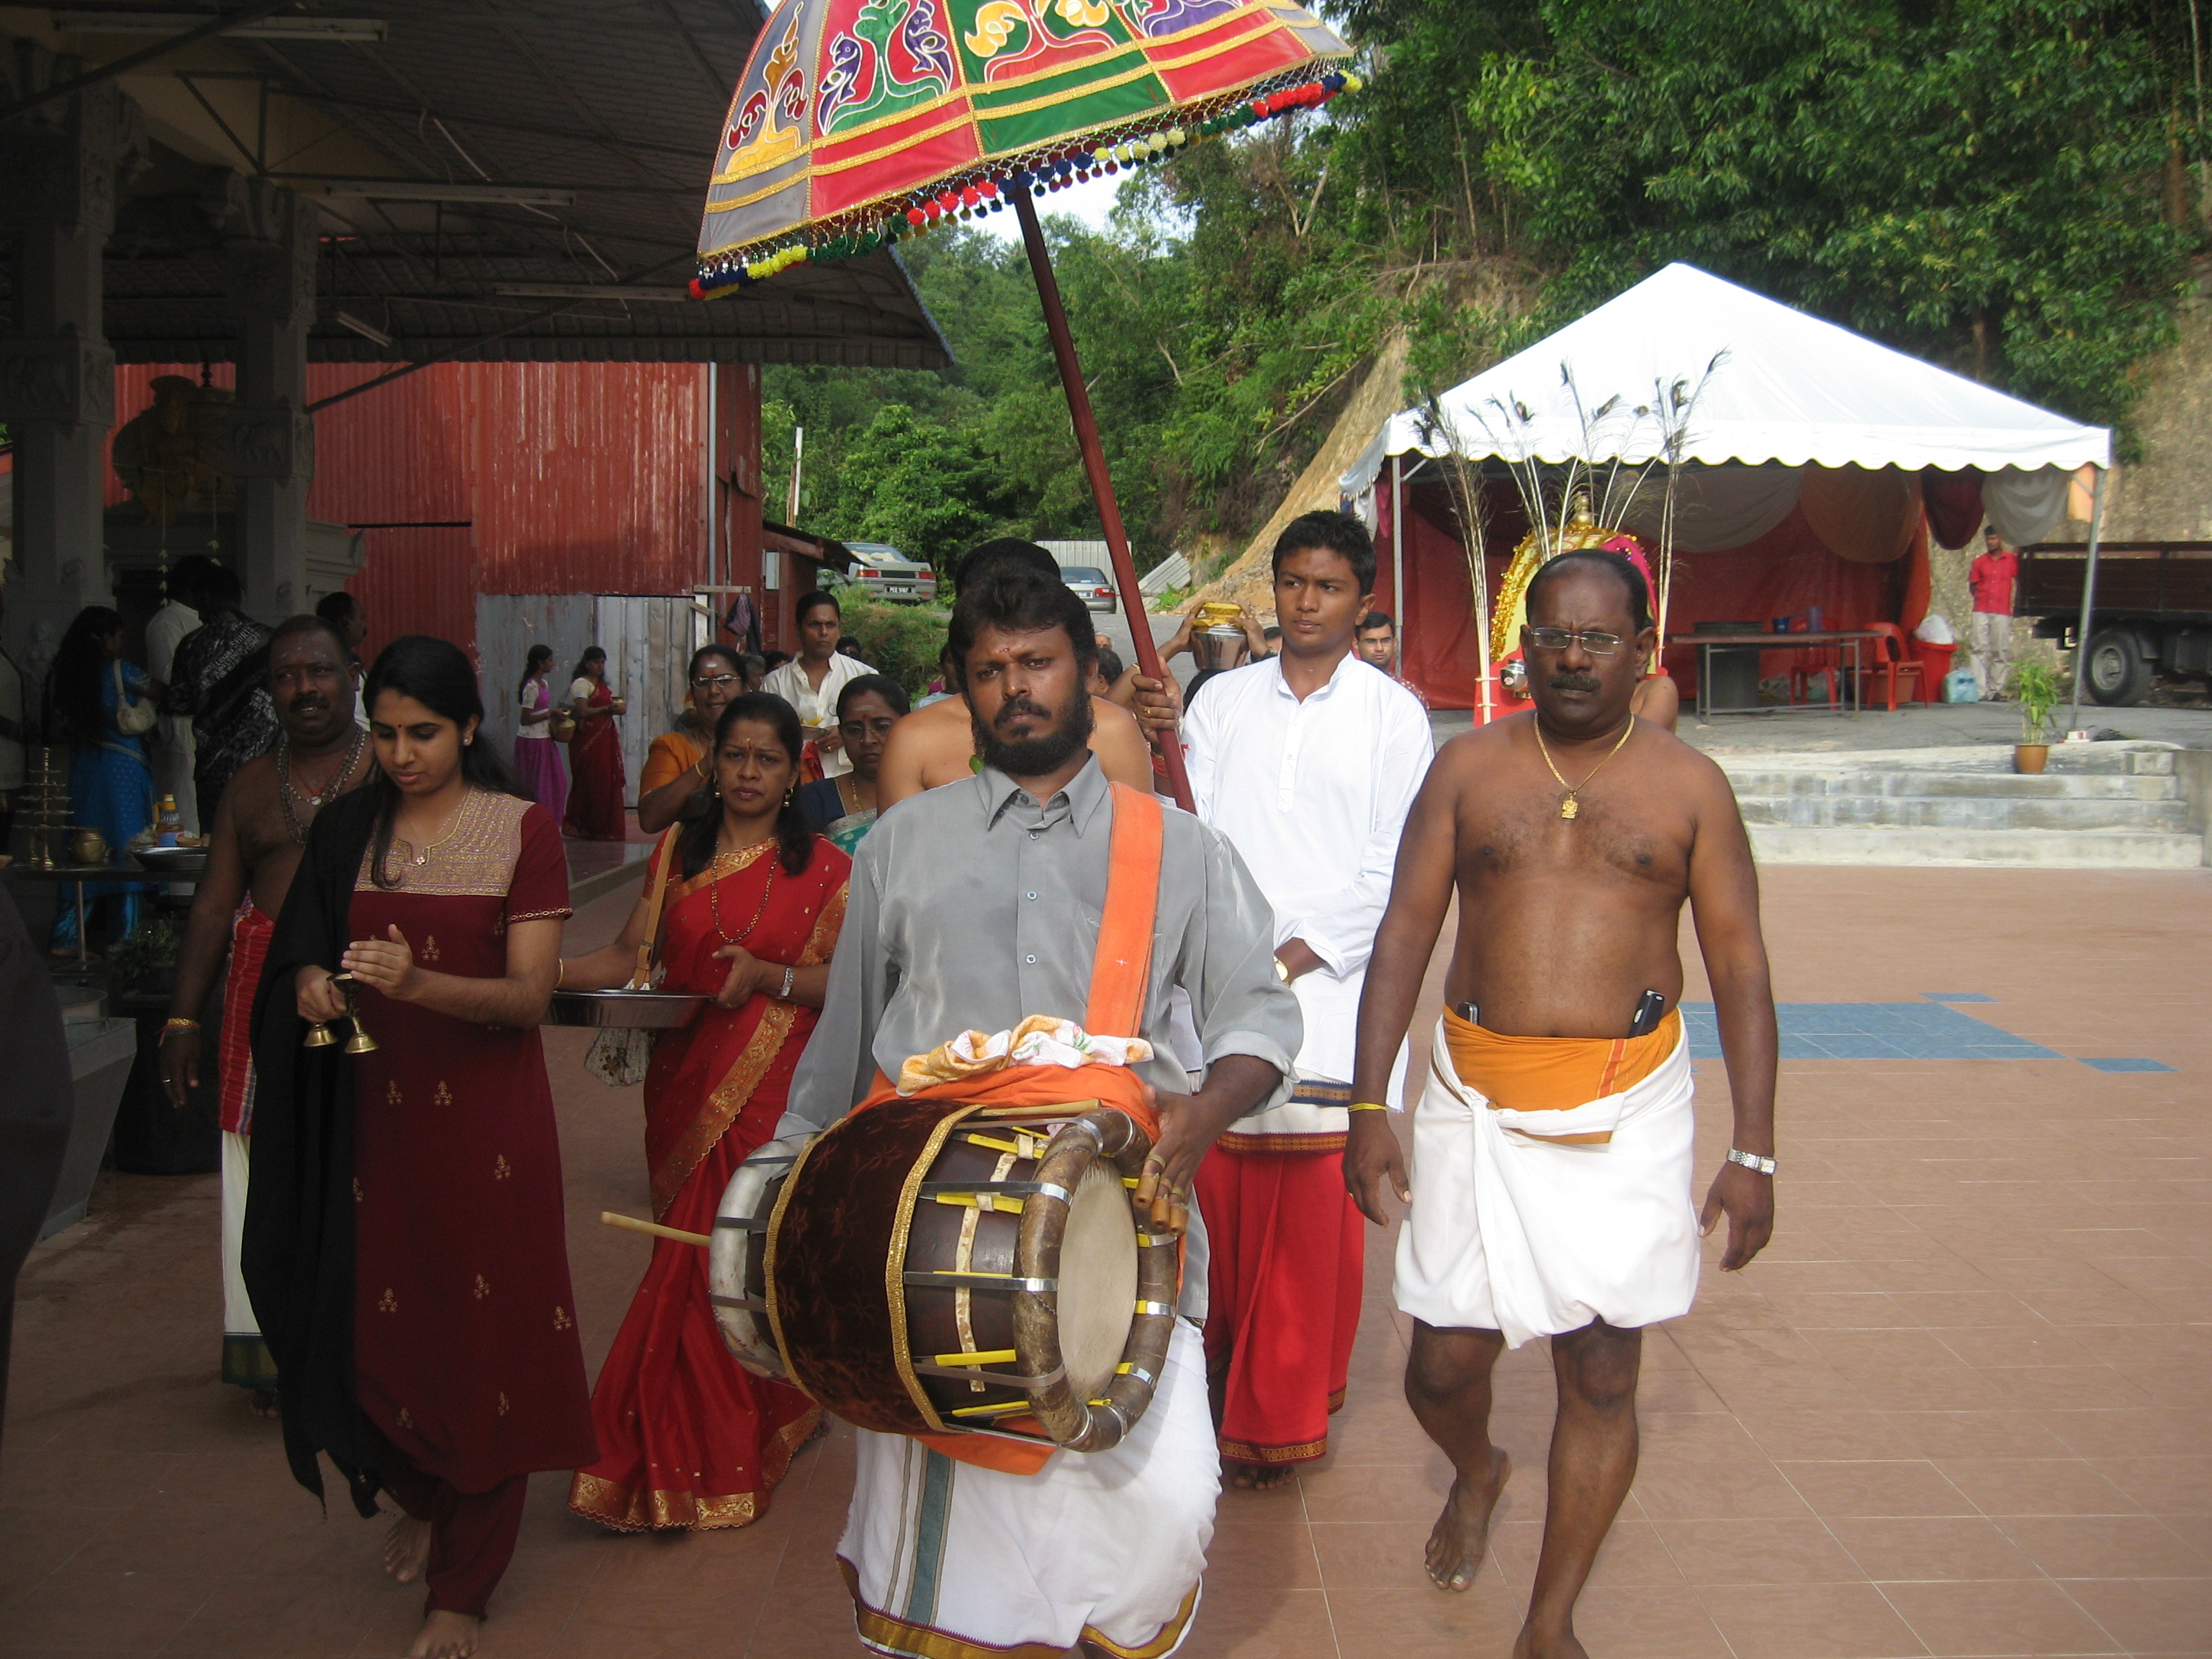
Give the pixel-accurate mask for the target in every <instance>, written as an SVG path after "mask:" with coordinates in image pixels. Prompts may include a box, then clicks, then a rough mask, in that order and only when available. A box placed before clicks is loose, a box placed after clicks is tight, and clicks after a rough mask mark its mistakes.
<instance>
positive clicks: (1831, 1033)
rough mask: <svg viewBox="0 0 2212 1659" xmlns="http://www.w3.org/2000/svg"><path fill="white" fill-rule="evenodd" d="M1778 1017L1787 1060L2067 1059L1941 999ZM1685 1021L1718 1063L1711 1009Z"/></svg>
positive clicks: (1694, 1007) (1697, 1055)
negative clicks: (1959, 1010)
mask: <svg viewBox="0 0 2212 1659" xmlns="http://www.w3.org/2000/svg"><path fill="white" fill-rule="evenodd" d="M1980 1000H1983V1001H1987V1000H1989V999H1988V998H1985V997H1984V998H1982V999H1980ZM1774 1012H1775V1016H1776V1018H1777V1019H1778V1021H1779V1023H1780V1026H1781V1037H1782V1048H1781V1053H1782V1058H1783V1059H1784V1060H2063V1059H2064V1058H2065V1056H2064V1055H2063V1054H2059V1053H2058V1052H2057V1050H2055V1049H2051V1048H2045V1047H2044V1046H2043V1045H2042V1044H2041V1043H2039V1042H2029V1041H2028V1040H2027V1038H2026V1037H2022V1036H2014V1035H2013V1034H2012V1033H2011V1032H2009V1031H2006V1030H2000V1029H1999V1028H1997V1027H1996V1026H1994V1025H1992V1024H1990V1023H1989V1022H1988V1021H1986V1020H1980V1019H1976V1018H1973V1017H1972V1015H1970V1014H1962V1013H1958V1012H1954V1011H1953V1010H1952V1009H1951V1008H1949V1007H1948V1006H1945V1004H1943V1003H1942V1002H1940V1001H1925V1002H1784V1003H1779V1004H1778V1005H1776V1007H1775V1011H1774ZM1682 1018H1683V1021H1684V1023H1685V1024H1686V1025H1687V1026H1688V1028H1689V1032H1690V1054H1691V1056H1692V1058H1693V1059H1697V1060H1716V1059H1718V1058H1719V1057H1720V1053H1721V1043H1720V1027H1719V1024H1718V1022H1717V1020H1716V1019H1715V1018H1714V1015H1713V1005H1712V1004H1711V1003H1710V1002H1686V1003H1684V1004H1683V1005H1682ZM2149 1064H2151V1065H2155V1064H2156V1062H2155V1061H2152V1062H2149ZM2117 1066H2118V1068H2119V1069H2125V1070H2130V1071H2134V1070H2140V1069H2143V1067H2142V1065H2140V1064H2138V1063H2137V1062H2134V1061H2124V1062H2118V1063H2117Z"/></svg>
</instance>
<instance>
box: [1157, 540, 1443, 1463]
mask: <svg viewBox="0 0 2212 1659" xmlns="http://www.w3.org/2000/svg"><path fill="white" fill-rule="evenodd" d="M1274 573H1275V616H1276V618H1277V620H1278V622H1279V623H1280V624H1281V628H1282V642H1281V653H1280V654H1279V655H1278V656H1275V657H1272V658H1269V659H1267V660H1265V661H1262V662H1255V663H1252V664H1249V665H1247V666H1245V667H1243V668H1238V669H1233V670H1231V671H1229V672H1227V673H1224V674H1218V675H1216V676H1215V677H1214V678H1213V679H1212V681H1210V682H1209V683H1208V687H1207V690H1206V696H1204V697H1202V698H1200V699H1197V700H1195V701H1194V702H1192V704H1191V705H1190V712H1189V714H1188V716H1187V717H1186V723H1185V726H1184V736H1185V739H1186V741H1187V742H1188V744H1189V767H1190V782H1191V789H1192V793H1193V794H1194V797H1195V799H1196V802H1197V806H1198V814H1199V817H1200V818H1202V819H1203V820H1204V821H1205V822H1206V823H1208V824H1211V825H1212V827H1213V828H1215V829H1218V830H1220V831H1221V832H1222V833H1223V834H1224V835H1225V836H1228V838H1229V841H1230V843H1231V845H1232V846H1234V847H1235V848H1237V853H1238V854H1240V855H1241V856H1242V857H1243V860H1244V862H1245V865H1246V866H1247V867H1248V868H1249V870H1250V871H1251V872H1252V877H1253V879H1254V880H1255V881H1256V882H1257V883H1258V884H1259V886H1260V890H1261V892H1263V893H1265V894H1266V895H1267V902H1268V903H1269V904H1270V905H1272V906H1273V908H1274V913H1275V960H1276V964H1277V966H1276V972H1277V973H1278V974H1279V975H1280V976H1281V977H1283V978H1284V979H1285V980H1288V981H1290V983H1291V989H1292V990H1293V991H1295V992H1296V993H1297V999H1298V1006H1299V1010H1300V1012H1302V1013H1303V1014H1304V1019H1305V1038H1304V1046H1303V1047H1301V1048H1300V1049H1299V1050H1298V1055H1297V1086H1296V1087H1295V1088H1294V1089H1293V1090H1292V1091H1291V1099H1290V1101H1289V1102H1288V1103H1286V1104H1284V1105H1280V1106H1277V1107H1274V1108H1272V1109H1268V1110H1266V1111H1261V1112H1256V1113H1254V1114H1253V1115H1250V1116H1249V1117H1245V1118H1241V1119H1239V1120H1238V1121H1237V1123H1236V1124H1235V1125H1233V1126H1232V1127H1231V1130H1230V1132H1229V1133H1227V1134H1225V1135H1224V1136H1223V1137H1222V1138H1221V1139H1220V1140H1219V1142H1218V1143H1217V1144H1216V1146H1215V1147H1214V1149H1213V1152H1212V1155H1211V1156H1209V1157H1208V1158H1207V1159H1206V1162H1205V1164H1202V1165H1201V1166H1200V1170H1199V1176H1198V1193H1199V1202H1200V1206H1201V1207H1202V1208H1203V1210H1204V1211H1205V1213H1206V1225H1207V1231H1208V1236H1209V1238H1210V1239H1211V1241H1212V1261H1211V1263H1210V1267H1209V1276H1210V1279H1211V1287H1212V1313H1211V1315H1210V1316H1209V1317H1208V1319H1207V1322H1206V1358H1207V1365H1208V1369H1209V1370H1210V1371H1211V1372H1212V1379H1213V1385H1214V1404H1215V1409H1216V1412H1217V1414H1218V1418H1219V1420H1220V1427H1219V1439H1220V1448H1221V1455H1222V1460H1223V1463H1224V1465H1225V1472H1226V1473H1228V1474H1229V1476H1230V1479H1231V1483H1232V1484H1234V1485H1237V1486H1245V1487H1265V1486H1275V1485H1278V1484H1279V1483H1280V1482H1282V1481H1283V1480H1285V1479H1286V1478H1287V1477H1288V1476H1289V1475H1290V1474H1291V1473H1292V1472H1293V1470H1294V1468H1295V1467H1296V1466H1297V1464H1299V1463H1302V1462H1309V1461H1310V1460H1312V1459H1314V1458H1317V1457H1319V1456H1321V1455H1322V1453H1323V1451H1325V1450H1326V1449H1328V1414H1329V1413H1330V1412H1332V1411H1334V1409H1335V1408H1336V1407H1339V1406H1340V1405H1342V1404H1343V1402H1344V1387H1345V1374H1346V1365H1347V1364H1348V1362H1349V1361H1350V1359H1351V1357H1352V1337H1353V1335H1354V1334H1355V1332H1356V1331H1357V1329H1358V1324H1359V1282H1360V1259H1361V1254H1362V1241H1361V1228H1360V1225H1359V1214H1358V1211H1357V1210H1356V1209H1355V1208H1354V1207H1353V1206H1352V1204H1351V1203H1350V1202H1349V1201H1348V1200H1347V1199H1346V1195H1345V1194H1344V1190H1343V1185H1344V1183H1343V1180H1342V1176H1341V1175H1340V1168H1339V1164H1340V1157H1341V1152H1342V1148H1343V1146H1344V1143H1345V1133H1346V1125H1347V1122H1348V1121H1349V1109H1350V1108H1351V1107H1352V1091H1351V1089H1350V1087H1349V1080H1350V1079H1351V1077H1352V1048H1353V1040H1354V1027H1355V1024H1356V1022H1357V1020H1358V1012H1359V990H1360V986H1361V983H1362V981H1363V980H1364V976H1365V974H1366V969H1367V957H1368V953H1369V951H1370V950H1371V949H1372V948H1373V945H1374V941H1375V929H1376V926H1377V924H1378V923H1380V921H1382V919H1383V907H1384V906H1385V904H1386V903H1387V902H1389V896H1390V875H1391V870H1392V867H1393V866H1394V864H1395V860H1396V858H1397V854H1398V836H1399V833H1400V831H1401V829H1403V828H1404V827H1405V822H1406V813H1407V809H1408V808H1410V807H1411V805H1413V797H1414V796H1415V795H1416V794H1417V793H1419V790H1420V787H1421V780H1422V778H1423V776H1424V775H1425V774H1426V773H1427V771H1428V766H1429V758H1430V756H1431V753H1432V752H1433V744H1432V743H1431V738H1430V735H1429V722H1428V717H1427V716H1426V715H1425V714H1424V713H1423V712H1422V709H1421V705H1420V703H1419V701H1418V700H1416V699H1415V698H1414V696H1413V694H1412V693H1411V692H1409V691H1407V690H1406V689H1405V688H1404V687H1403V686H1401V685H1399V684H1397V683H1396V682H1395V681H1394V680H1393V679H1391V678H1390V677H1389V675H1388V674H1386V673H1384V672H1383V671H1380V670H1378V669H1376V667H1375V666H1374V665H1372V664H1370V663H1369V662H1366V661H1364V660H1363V659H1361V657H1360V655H1359V654H1358V652H1357V650H1356V649H1355V648H1354V647H1355V642H1356V635H1357V632H1358V626H1359V620H1360V618H1361V617H1364V615H1365V614H1366V613H1367V609H1368V606H1369V605H1370V604H1371V603H1372V602H1373V598H1374V595H1373V592H1372V590H1373V588H1374V586H1375V548H1374V544H1373V543H1372V542H1371V541H1370V540H1369V538H1368V535H1367V532H1366V530H1365V529H1364V527H1363V526H1361V524H1360V522H1359V521H1358V520H1357V519H1354V518H1352V517H1351V516H1350V515H1349V514H1347V513H1307V514H1306V515H1305V516H1304V517H1303V518H1301V519H1298V520H1294V521H1293V522H1292V523H1291V526H1290V527H1289V528H1288V529H1286V530H1285V531H1284V532H1283V534H1282V537H1281V538H1280V539H1279V540H1278V541H1277V542H1276V544H1275V551H1274ZM1400 1063H1401V1066H1402V1064H1403V1056H1402V1055H1401V1060H1400ZM1393 1092H1395V1090H1394V1091H1393Z"/></svg>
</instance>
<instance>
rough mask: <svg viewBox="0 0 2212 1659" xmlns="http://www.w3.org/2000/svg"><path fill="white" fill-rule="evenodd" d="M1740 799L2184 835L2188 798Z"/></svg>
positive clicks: (1939, 820)
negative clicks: (2184, 799) (2186, 799)
mask: <svg viewBox="0 0 2212 1659" xmlns="http://www.w3.org/2000/svg"><path fill="white" fill-rule="evenodd" d="M1736 805H1737V806H1738V807H1739V808H1740V809H1741V811H1742V813H1743V821H1744V822H1745V823H1771V824H1790V825H1796V826H1799V827H1808V828H1809V827H1820V826H1829V825H1850V826H1868V827H1880V828H1897V829H2033V830H2042V831H2049V830H2054V829H2056V830H2064V831H2068V832H2069V833H2080V832H2084V831H2088V830H2099V829H2118V830H2127V831H2132V832H2139V833H2140V832H2151V833H2157V834H2162V835H2179V834H2180V833H2182V832H2184V831H2185V830H2186V829H2188V827H2189V805H2188V803H2187V802H2186V801H2182V800H2131V799H2088V800H2081V799H2063V798H2061V799H2051V798H2048V797H2046V798H2044V799H2033V798H2023V797H2020V796H2011V795H1990V796H1973V795H1966V796H1942V795H1889V794H1848V795H1812V794H1804V795H1752V796H1744V795H1741V794H1739V795H1738V796H1737V797H1736Z"/></svg>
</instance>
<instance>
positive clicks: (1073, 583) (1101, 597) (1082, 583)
mask: <svg viewBox="0 0 2212 1659" xmlns="http://www.w3.org/2000/svg"><path fill="white" fill-rule="evenodd" d="M1060 580H1062V581H1064V582H1066V584H1067V585H1068V586H1070V587H1072V588H1073V589H1074V590H1075V593H1076V597H1077V598H1079V599H1081V600H1082V601H1083V602H1084V604H1085V605H1089V606H1090V607H1091V609H1092V610H1093V611H1109V612H1110V611H1113V610H1114V609H1115V599H1114V584H1113V583H1112V582H1111V581H1110V580H1108V579H1107V575H1106V573H1105V572H1104V571H1103V570H1101V569H1099V568H1097V566H1096V565H1089V564H1064V565H1062V566H1060Z"/></svg>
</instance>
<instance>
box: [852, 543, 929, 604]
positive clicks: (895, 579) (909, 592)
mask: <svg viewBox="0 0 2212 1659" xmlns="http://www.w3.org/2000/svg"><path fill="white" fill-rule="evenodd" d="M845 550H846V551H847V552H848V553H850V554H851V555H852V556H853V568H852V570H851V572H850V573H849V574H848V575H847V577H846V580H847V581H848V583H849V584H850V585H851V586H854V587H855V588H857V589H859V590H860V592H863V593H865V594H866V595H868V597H869V598H871V599H895V600H896V601H898V603H900V604H901V605H927V604H928V603H929V602H930V601H931V600H932V599H935V598H936V597H937V574H936V573H935V572H934V571H933V570H932V569H930V568H929V567H928V566H927V565H926V564H920V563H917V562H915V561H914V560H912V559H909V558H908V557H907V556H906V555H905V554H903V553H902V552H900V551H899V550H898V549H896V547H893V546H892V545H891V544H890V543H888V542H847V543H846V544H845Z"/></svg>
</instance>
